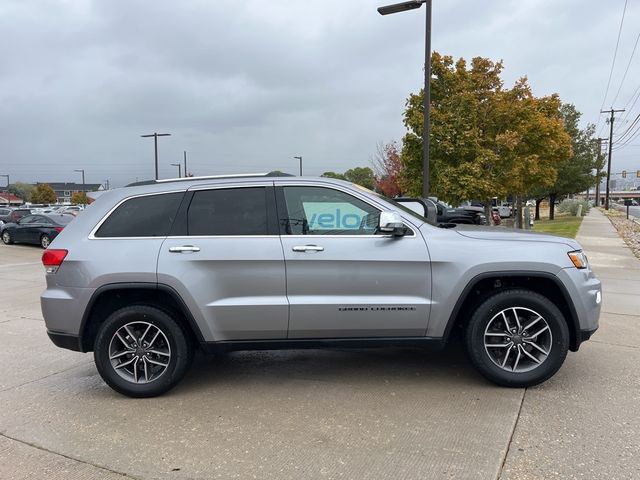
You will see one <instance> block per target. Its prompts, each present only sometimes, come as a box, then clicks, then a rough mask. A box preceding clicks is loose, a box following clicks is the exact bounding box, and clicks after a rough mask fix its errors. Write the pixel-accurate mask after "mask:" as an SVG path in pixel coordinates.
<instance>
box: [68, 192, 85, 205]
mask: <svg viewBox="0 0 640 480" xmlns="http://www.w3.org/2000/svg"><path fill="white" fill-rule="evenodd" d="M71 203H73V204H75V205H87V204H88V203H89V197H87V194H86V193H85V192H75V193H74V194H73V195H71Z"/></svg>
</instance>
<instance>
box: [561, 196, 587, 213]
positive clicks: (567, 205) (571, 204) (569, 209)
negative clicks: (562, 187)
mask: <svg viewBox="0 0 640 480" xmlns="http://www.w3.org/2000/svg"><path fill="white" fill-rule="evenodd" d="M578 205H582V216H583V217H584V216H585V215H586V214H587V213H589V209H590V208H591V205H589V202H587V201H586V200H574V199H566V200H563V201H562V202H561V203H560V205H558V211H559V212H560V213H570V214H571V215H573V216H574V217H575V215H576V213H578Z"/></svg>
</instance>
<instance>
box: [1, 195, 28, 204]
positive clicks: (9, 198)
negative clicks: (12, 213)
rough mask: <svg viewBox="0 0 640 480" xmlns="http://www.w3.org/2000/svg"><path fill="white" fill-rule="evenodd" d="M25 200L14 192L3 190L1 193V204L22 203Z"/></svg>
mask: <svg viewBox="0 0 640 480" xmlns="http://www.w3.org/2000/svg"><path fill="white" fill-rule="evenodd" d="M23 203H24V201H23V200H22V199H21V198H20V197H16V196H15V195H14V194H13V193H8V192H2V193H0V205H6V206H11V205H15V206H18V205H22V204H23Z"/></svg>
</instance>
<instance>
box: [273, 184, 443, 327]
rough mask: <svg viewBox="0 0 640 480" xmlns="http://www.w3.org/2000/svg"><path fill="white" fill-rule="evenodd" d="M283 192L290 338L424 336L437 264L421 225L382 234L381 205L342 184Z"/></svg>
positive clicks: (281, 205) (280, 196) (281, 211)
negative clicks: (396, 233) (404, 231)
mask: <svg viewBox="0 0 640 480" xmlns="http://www.w3.org/2000/svg"><path fill="white" fill-rule="evenodd" d="M277 193H278V213H279V216H280V224H281V225H282V226H283V229H282V245H283V249H284V256H285V263H286V268H287V297H288V299H289V303H290V313H289V315H290V318H289V338H338V337H408V336H423V335H424V334H425V330H426V326H427V321H428V318H429V312H430V307H431V266H430V260H429V253H428V250H427V246H426V244H425V241H424V239H423V238H422V236H421V234H420V232H419V231H418V229H417V228H415V227H414V228H409V229H408V231H407V234H406V235H405V236H404V237H390V236H385V235H379V234H377V233H376V228H377V225H378V219H379V216H380V212H381V209H380V207H378V206H376V205H374V204H372V203H370V202H368V201H367V198H366V197H365V196H358V194H357V193H356V192H353V191H349V190H341V189H340V187H338V186H326V185H324V186H322V185H311V184H304V185H295V184H289V185H287V184H285V183H283V185H282V187H279V188H278V190H277Z"/></svg>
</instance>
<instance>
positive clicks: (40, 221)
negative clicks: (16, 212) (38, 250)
mask: <svg viewBox="0 0 640 480" xmlns="http://www.w3.org/2000/svg"><path fill="white" fill-rule="evenodd" d="M73 219H74V216H73V215H60V214H49V215H38V214H36V215H27V216H25V217H22V218H21V219H20V220H18V221H17V222H16V223H7V224H6V225H4V226H3V227H2V241H3V242H4V243H5V244H7V245H10V244H12V243H33V244H34V245H40V246H41V247H42V248H47V247H48V246H49V244H50V243H51V242H52V241H53V239H54V238H56V237H57V236H58V233H60V232H61V231H62V229H63V228H64V227H65V226H66V225H67V224H68V223H69V222H70V221H71V220H73Z"/></svg>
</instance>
